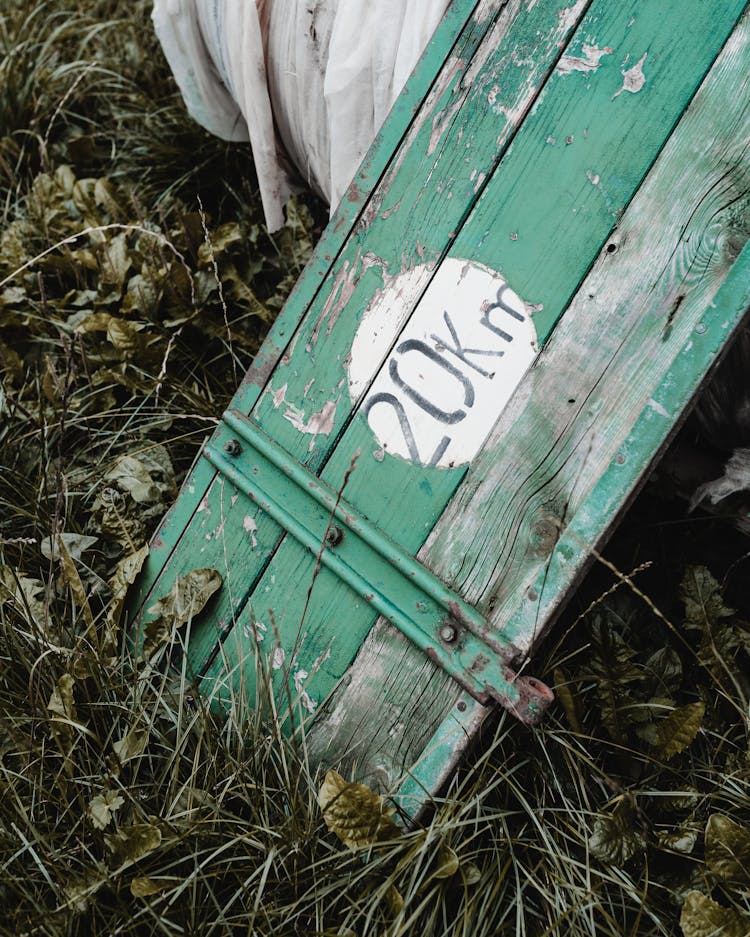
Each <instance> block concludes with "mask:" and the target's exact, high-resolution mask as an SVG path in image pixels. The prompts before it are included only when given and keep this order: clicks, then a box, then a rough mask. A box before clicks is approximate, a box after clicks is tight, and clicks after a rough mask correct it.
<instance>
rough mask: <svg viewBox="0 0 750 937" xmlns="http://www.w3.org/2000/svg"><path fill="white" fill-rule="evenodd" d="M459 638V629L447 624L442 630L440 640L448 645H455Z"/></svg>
mask: <svg viewBox="0 0 750 937" xmlns="http://www.w3.org/2000/svg"><path fill="white" fill-rule="evenodd" d="M457 637H458V628H456V626H455V625H451V624H445V625H443V626H442V628H441V629H440V639H441V640H442V641H445V643H446V644H453V642H454V641H455V640H456V638H457Z"/></svg>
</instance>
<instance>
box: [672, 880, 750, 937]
mask: <svg viewBox="0 0 750 937" xmlns="http://www.w3.org/2000/svg"><path fill="white" fill-rule="evenodd" d="M680 927H681V928H682V933H683V934H684V935H685V937H748V935H749V934H750V918H749V917H741V916H740V915H739V914H738V913H737V912H736V911H733V910H732V909H731V908H725V907H723V906H722V905H720V904H718V903H717V902H716V901H712V900H711V899H710V898H708V897H706V895H703V894H701V892H699V891H691V892H688V894H687V897H686V898H685V903H684V904H683V906H682V914H681V915H680Z"/></svg>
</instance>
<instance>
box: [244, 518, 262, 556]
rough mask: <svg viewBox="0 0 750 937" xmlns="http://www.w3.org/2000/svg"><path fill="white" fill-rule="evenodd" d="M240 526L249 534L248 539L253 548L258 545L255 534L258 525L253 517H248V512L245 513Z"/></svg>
mask: <svg viewBox="0 0 750 937" xmlns="http://www.w3.org/2000/svg"><path fill="white" fill-rule="evenodd" d="M242 526H243V528H244V529H245V530H246V531H247V532H248V533H249V534H250V540H251V542H252V545H253V550H254V549H255V548H256V547H257V546H258V538H257V537H256V536H255V535H256V533H257V532H258V525H257V524H256V523H255V518H253V517H250V515H249V514H246V515H245V518H244V520H243V521H242Z"/></svg>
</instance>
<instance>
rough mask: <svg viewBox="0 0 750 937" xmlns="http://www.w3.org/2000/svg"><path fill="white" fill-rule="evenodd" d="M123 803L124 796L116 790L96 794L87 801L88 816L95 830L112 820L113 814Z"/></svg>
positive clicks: (102, 827) (100, 828)
mask: <svg viewBox="0 0 750 937" xmlns="http://www.w3.org/2000/svg"><path fill="white" fill-rule="evenodd" d="M124 803H125V798H124V797H122V795H120V794H118V793H117V792H116V791H105V792H104V793H103V794H97V795H96V797H94V798H92V800H91V801H90V802H89V816H90V817H91V822H92V823H93V824H94V828H95V829H97V830H104V829H106V828H107V827H108V826H109V824H110V823H111V822H112V819H113V816H112V815H113V814H114V812H115V811H116V810H118V809H119V808H120V807H122V805H123V804H124Z"/></svg>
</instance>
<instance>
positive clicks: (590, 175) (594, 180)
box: [586, 169, 599, 185]
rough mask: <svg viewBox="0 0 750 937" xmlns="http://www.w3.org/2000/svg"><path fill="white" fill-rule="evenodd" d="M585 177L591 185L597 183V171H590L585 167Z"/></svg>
mask: <svg viewBox="0 0 750 937" xmlns="http://www.w3.org/2000/svg"><path fill="white" fill-rule="evenodd" d="M586 177H587V179H588V180H589V182H590V183H591V185H599V173H598V172H591V170H590V169H587V170H586Z"/></svg>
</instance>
